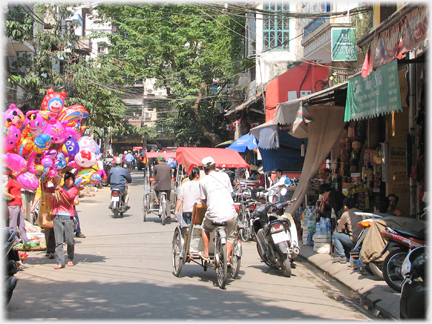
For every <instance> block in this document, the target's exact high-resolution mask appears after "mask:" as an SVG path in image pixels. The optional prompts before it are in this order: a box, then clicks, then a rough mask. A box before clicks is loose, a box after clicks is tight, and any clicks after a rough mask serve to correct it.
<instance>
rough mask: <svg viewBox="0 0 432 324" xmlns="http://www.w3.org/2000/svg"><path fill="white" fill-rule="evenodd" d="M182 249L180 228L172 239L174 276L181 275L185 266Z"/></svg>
mask: <svg viewBox="0 0 432 324" xmlns="http://www.w3.org/2000/svg"><path fill="white" fill-rule="evenodd" d="M181 251H182V246H181V237H180V233H179V231H178V230H176V231H175V232H174V237H173V241H172V253H173V254H172V264H173V273H174V276H176V277H180V273H181V271H182V267H183V260H182V258H181V257H180V253H181Z"/></svg>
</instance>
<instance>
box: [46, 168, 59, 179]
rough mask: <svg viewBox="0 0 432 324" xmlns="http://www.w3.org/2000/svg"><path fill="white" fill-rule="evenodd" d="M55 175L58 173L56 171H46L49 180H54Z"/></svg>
mask: <svg viewBox="0 0 432 324" xmlns="http://www.w3.org/2000/svg"><path fill="white" fill-rule="evenodd" d="M57 174H58V171H57V170H56V169H50V170H49V171H48V177H50V178H51V179H52V178H54V177H55V176H56V175H57Z"/></svg>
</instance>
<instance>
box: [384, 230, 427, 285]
mask: <svg viewBox="0 0 432 324" xmlns="http://www.w3.org/2000/svg"><path fill="white" fill-rule="evenodd" d="M381 235H382V237H383V238H385V239H387V245H386V246H385V248H384V250H383V251H382V253H381V255H380V256H379V257H378V258H380V257H381V256H383V255H384V254H385V253H386V252H387V251H390V253H389V254H388V255H387V257H386V258H385V260H384V263H383V267H382V273H383V277H384V280H385V281H386V282H387V284H388V285H389V286H390V287H391V288H392V289H394V290H396V291H397V292H401V289H402V282H403V275H402V272H401V268H402V262H403V261H404V259H405V258H406V256H407V255H408V253H409V252H410V251H411V250H412V249H415V248H418V247H421V246H425V244H426V242H425V233H424V232H423V233H420V232H414V231H406V230H401V229H397V228H391V227H388V226H387V227H386V229H385V230H383V231H382V232H381Z"/></svg>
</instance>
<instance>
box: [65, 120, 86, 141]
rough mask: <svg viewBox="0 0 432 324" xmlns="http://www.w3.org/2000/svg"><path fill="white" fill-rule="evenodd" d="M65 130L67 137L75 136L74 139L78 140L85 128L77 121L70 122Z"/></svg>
mask: <svg viewBox="0 0 432 324" xmlns="http://www.w3.org/2000/svg"><path fill="white" fill-rule="evenodd" d="M65 132H66V138H67V139H69V138H73V139H75V140H77V139H79V138H80V137H81V136H82V134H83V133H84V128H83V127H82V126H81V124H79V123H76V122H72V123H69V124H68V125H67V126H66V127H65Z"/></svg>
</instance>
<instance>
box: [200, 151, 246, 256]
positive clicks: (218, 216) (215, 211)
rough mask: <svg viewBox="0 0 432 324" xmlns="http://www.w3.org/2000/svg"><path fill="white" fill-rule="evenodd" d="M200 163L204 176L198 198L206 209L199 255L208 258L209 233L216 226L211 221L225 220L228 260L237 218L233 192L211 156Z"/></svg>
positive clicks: (228, 181) (229, 182)
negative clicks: (202, 249) (201, 248)
mask: <svg viewBox="0 0 432 324" xmlns="http://www.w3.org/2000/svg"><path fill="white" fill-rule="evenodd" d="M202 165H203V167H204V172H205V174H206V176H205V177H204V178H203V179H201V180H200V184H199V186H200V199H201V201H202V203H203V204H206V205H207V211H206V213H205V217H204V220H203V225H202V239H203V245H204V252H202V253H200V256H201V258H203V259H204V260H209V242H210V233H211V232H212V231H213V230H214V229H215V228H216V227H217V226H215V225H213V224H212V222H218V223H220V222H226V223H227V226H226V231H227V257H228V262H230V258H231V250H232V247H233V243H234V230H235V225H236V219H237V212H236V210H235V207H234V201H233V199H232V197H231V193H232V192H233V189H232V186H231V181H230V179H229V177H228V175H227V174H226V173H224V172H217V171H216V162H215V161H214V159H213V158H212V157H210V156H209V157H206V158H204V159H203V160H202Z"/></svg>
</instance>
